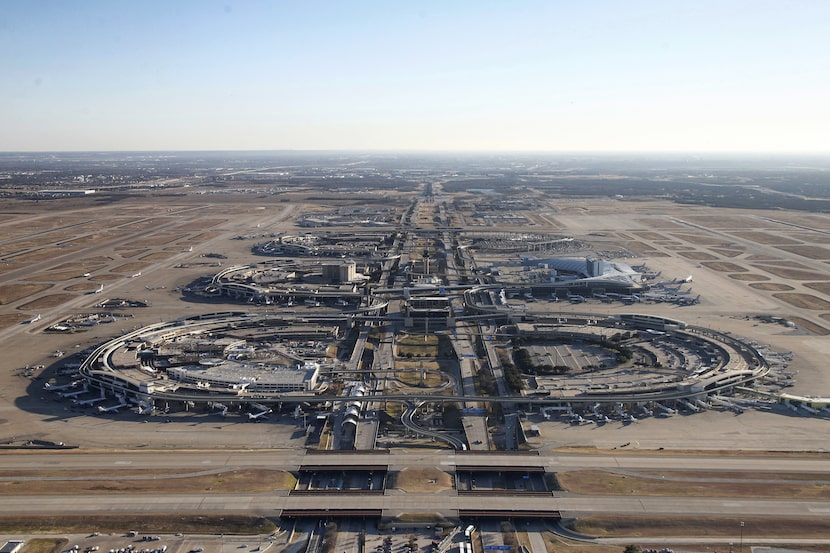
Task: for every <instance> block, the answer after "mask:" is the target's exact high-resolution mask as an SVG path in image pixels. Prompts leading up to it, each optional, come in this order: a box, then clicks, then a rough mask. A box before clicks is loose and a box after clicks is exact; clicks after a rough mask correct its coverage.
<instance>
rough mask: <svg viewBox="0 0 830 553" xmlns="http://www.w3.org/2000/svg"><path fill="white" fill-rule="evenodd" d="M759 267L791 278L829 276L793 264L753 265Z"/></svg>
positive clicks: (802, 278) (806, 278) (805, 278)
mask: <svg viewBox="0 0 830 553" xmlns="http://www.w3.org/2000/svg"><path fill="white" fill-rule="evenodd" d="M753 266H754V267H755V268H757V269H761V270H762V271H766V272H768V273H771V274H773V275H775V276H777V277H781V278H785V279H790V280H822V279H824V278H827V276H826V275H823V274H821V273H816V272H814V271H802V270H799V269H794V268H792V266H786V265H785V266H782V267H776V266H775V265H760V264H759V265H753Z"/></svg>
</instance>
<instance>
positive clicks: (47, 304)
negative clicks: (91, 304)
mask: <svg viewBox="0 0 830 553" xmlns="http://www.w3.org/2000/svg"><path fill="white" fill-rule="evenodd" d="M75 297H77V296H76V295H75V294H50V295H48V296H43V297H42V298H37V299H35V300H32V301H30V302H29V303H26V304H23V305H21V306H20V307H18V309H49V308H52V307H57V306H59V305H61V304H63V303H66V302H68V301H69V300H71V299H72V298H75Z"/></svg>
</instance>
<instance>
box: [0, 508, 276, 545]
mask: <svg viewBox="0 0 830 553" xmlns="http://www.w3.org/2000/svg"><path fill="white" fill-rule="evenodd" d="M130 528H135V529H136V530H140V531H142V532H153V533H159V534H173V533H175V532H186V533H189V534H214V535H215V534H269V533H271V532H273V531H274V530H275V529H276V526H275V525H274V523H273V522H271V521H270V520H268V519H265V518H261V517H256V516H247V515H234V514H223V515H199V516H196V515H188V514H183V513H170V514H167V515H141V514H136V515H95V517H94V519H90V517H89V516H87V515H65V516H34V515H32V516H0V532H2V533H5V534H86V533H89V532H91V531H93V530H94V531H97V532H101V533H123V532H124V531H125V529H130ZM46 541H47V542H49V541H53V540H46ZM55 544H56V545H57V546H58V548H57V549H48V543H44V544H43V545H41V546H39V547H38V548H37V549H35V550H34V551H33V552H28V551H27V550H26V549H24V550H23V553H51V552H52V551H60V547H61V546H62V545H65V544H66V542H65V541H63V542H62V543H57V542H55Z"/></svg>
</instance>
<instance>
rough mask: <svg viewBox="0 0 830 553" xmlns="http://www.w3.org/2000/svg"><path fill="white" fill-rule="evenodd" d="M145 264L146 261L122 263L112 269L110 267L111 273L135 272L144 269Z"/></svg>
mask: <svg viewBox="0 0 830 553" xmlns="http://www.w3.org/2000/svg"><path fill="white" fill-rule="evenodd" d="M146 266H147V264H146V263H124V264H123V265H119V266H118V267H115V268H114V269H110V272H112V273H125V274H126V273H133V274H135V273H137V272H138V271H140V270H142V269H144V268H145V267H146Z"/></svg>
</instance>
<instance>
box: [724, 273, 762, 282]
mask: <svg viewBox="0 0 830 553" xmlns="http://www.w3.org/2000/svg"><path fill="white" fill-rule="evenodd" d="M728 276H729V278H732V279H735V280H769V277H768V276H764V275H755V274H752V273H735V274H731V275H728Z"/></svg>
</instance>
